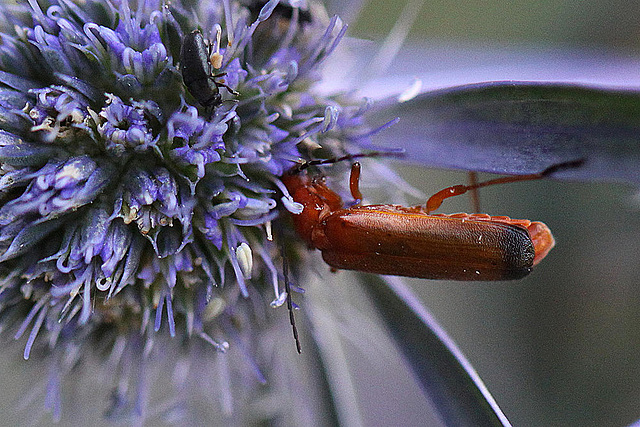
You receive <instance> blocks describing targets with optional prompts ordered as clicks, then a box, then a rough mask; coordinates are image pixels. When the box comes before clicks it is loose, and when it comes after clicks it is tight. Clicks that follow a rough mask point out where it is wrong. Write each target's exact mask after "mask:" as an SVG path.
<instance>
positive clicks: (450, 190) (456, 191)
mask: <svg viewBox="0 0 640 427" xmlns="http://www.w3.org/2000/svg"><path fill="white" fill-rule="evenodd" d="M584 162H585V160H584V159H578V160H571V161H568V162H563V163H557V164H555V165H551V166H549V167H548V168H546V169H545V170H543V171H542V172H539V173H532V174H528V175H512V176H505V177H502V178H496V179H491V180H489V181H484V182H478V183H475V184H472V185H454V186H452V187H447V188H445V189H444V190H440V191H438V192H437V193H436V194H434V195H433V196H431V197H430V198H429V200H427V205H426V211H427V213H431V212H433V211H435V210H436V209H438V208H439V207H440V205H441V204H442V202H444V200H445V199H448V198H449V197H453V196H459V195H461V194H464V193H466V192H467V191H469V190H476V189H478V188H482V187H488V186H490V185H496V184H507V183H510V182H519V181H533V180H536V179H542V178H546V177H547V176H549V175H551V174H554V173H556V172H559V171H562V170H564V169H572V168H578V167H580V166H582V165H583V164H584Z"/></svg>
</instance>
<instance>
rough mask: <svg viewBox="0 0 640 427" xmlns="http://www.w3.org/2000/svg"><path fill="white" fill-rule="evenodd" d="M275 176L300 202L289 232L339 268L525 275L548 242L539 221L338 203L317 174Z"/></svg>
mask: <svg viewBox="0 0 640 427" xmlns="http://www.w3.org/2000/svg"><path fill="white" fill-rule="evenodd" d="M354 166H355V165H354ZM358 167H359V166H358ZM358 171H359V169H358ZM358 173H359V172H358ZM352 177H353V171H352ZM282 181H283V183H284V184H285V186H286V187H287V189H288V190H289V192H290V193H291V195H292V197H293V199H294V200H295V201H296V202H299V203H301V204H302V205H303V206H304V209H303V211H302V212H301V213H300V214H298V215H292V217H293V223H294V227H295V228H296V231H297V232H298V234H299V235H300V236H301V237H302V238H303V239H304V240H305V241H306V242H307V244H308V245H309V246H310V247H312V248H317V249H319V250H320V251H321V252H322V257H323V258H324V260H325V261H326V262H327V264H329V265H330V266H332V267H334V268H338V269H346V270H358V271H364V272H370V273H377V274H389V275H398V276H409V277H420V278H425V279H448V280H467V281H468V280H512V279H519V278H522V277H524V276H526V275H527V274H528V273H529V272H530V271H531V269H532V267H533V266H534V265H536V264H537V263H538V262H540V261H541V260H542V259H543V258H544V257H545V256H546V254H547V253H548V252H549V250H551V248H552V247H553V245H554V243H555V242H554V240H553V236H552V235H551V232H550V230H549V228H548V227H547V226H546V225H544V224H543V223H541V222H531V221H528V220H514V219H511V218H508V217H504V216H500V217H495V216H494V217H492V216H489V215H484V214H452V215H443V214H427V213H426V211H425V209H424V208H423V207H422V206H415V207H404V206H399V205H367V206H358V205H357V206H353V207H344V205H343V203H342V200H341V198H340V196H339V195H338V194H336V193H335V192H334V191H332V190H331V189H329V188H328V187H327V186H326V184H325V183H324V180H323V179H320V178H311V177H309V176H308V175H306V174H303V173H300V172H299V171H296V170H292V171H290V172H288V173H286V174H285V175H284V176H283V177H282ZM352 181H353V179H352ZM355 191H356V192H357V190H355ZM352 192H354V186H353V184H352ZM355 198H358V197H355Z"/></svg>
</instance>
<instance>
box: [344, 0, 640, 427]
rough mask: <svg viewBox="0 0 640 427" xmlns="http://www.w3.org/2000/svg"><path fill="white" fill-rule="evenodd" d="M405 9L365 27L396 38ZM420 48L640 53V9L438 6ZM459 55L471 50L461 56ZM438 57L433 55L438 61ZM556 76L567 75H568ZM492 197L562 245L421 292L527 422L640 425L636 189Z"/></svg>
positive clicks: (504, 189) (421, 184)
mask: <svg viewBox="0 0 640 427" xmlns="http://www.w3.org/2000/svg"><path fill="white" fill-rule="evenodd" d="M405 4H406V2H405V1H383V0H371V1H369V2H367V3H366V5H365V7H364V9H363V11H362V14H361V15H360V16H359V17H358V20H357V21H356V23H355V24H354V25H352V26H351V35H352V36H357V37H362V38H366V39H372V40H380V39H381V38H384V37H385V35H386V34H388V32H389V31H390V29H391V28H392V26H393V24H394V23H395V22H396V20H397V18H398V16H400V13H401V10H402V8H403V7H404V6H405ZM408 43H409V44H412V43H413V44H418V45H420V46H430V45H433V47H435V48H437V47H438V46H442V45H449V44H456V43H461V44H463V45H467V44H468V45H472V46H476V47H477V48H478V49H479V51H480V52H481V51H482V50H483V49H484V50H485V53H484V54H486V52H491V51H492V50H493V49H496V48H504V47H505V46H506V47H508V48H509V49H513V50H516V51H517V50H518V49H522V50H523V51H525V52H532V53H533V54H535V53H536V52H537V51H538V50H540V51H544V50H546V49H549V48H552V49H554V48H560V49H566V50H567V55H571V54H572V52H575V51H581V52H585V51H587V52H591V51H593V52H599V53H603V54H605V55H609V54H611V55H613V56H618V57H620V58H637V57H640V8H638V7H637V4H634V2H624V1H607V2H605V1H577V0H554V1H551V0H549V1H546V0H543V1H536V2H534V1H524V0H516V1H479V0H478V1H466V2H457V3H456V2H445V1H429V2H426V4H425V5H424V6H423V7H422V9H421V12H420V13H419V15H418V17H417V19H416V21H415V23H414V26H413V28H412V30H411V32H410V34H409V41H408ZM484 54H483V53H479V55H480V56H482V55H484ZM445 56H446V55H445ZM451 56H452V57H453V58H455V57H459V56H460V53H457V52H455V51H452V52H451ZM438 58H441V56H439V57H438ZM452 63H453V64H455V60H452ZM394 65H395V64H394ZM430 65H431V64H430V63H429V62H428V61H426V62H425V64H424V67H425V69H428V68H429V67H430ZM467 65H468V63H467ZM399 66H400V67H401V65H399ZM434 66H436V67H437V66H439V63H435V62H434ZM613 68H615V67H613ZM451 71H452V72H455V71H457V70H451ZM548 71H549V75H550V78H551V79H553V77H552V76H553V72H554V70H553V69H549V70H548ZM624 71H626V72H631V73H632V74H633V73H634V70H621V72H624ZM638 71H640V70H635V72H638ZM581 72H584V73H586V74H588V73H589V70H588V69H587V70H581ZM470 75H471V76H472V75H473V73H472V72H470ZM611 78H612V79H615V78H616V76H615V75H612V76H611ZM470 81H471V80H470ZM635 83H636V84H637V80H636V81H635ZM403 171H404V172H406V174H405V175H404V176H405V177H406V178H407V179H408V180H410V182H411V183H412V184H413V185H414V186H416V187H417V188H419V189H420V190H422V191H424V192H425V193H427V194H431V193H433V192H435V191H437V190H440V189H441V188H444V187H446V186H449V185H454V184H457V183H464V182H466V175H465V174H464V173H459V172H441V171H435V170H434V171H429V172H427V173H425V172H424V171H423V170H418V169H414V168H405V169H404V170H403ZM488 177H489V176H487V175H485V176H484V178H485V179H486V178H488ZM480 195H481V201H482V210H483V211H484V212H487V213H491V214H499V215H508V216H511V217H514V218H529V219H534V220H540V221H543V222H545V223H546V224H547V225H549V226H550V228H551V229H552V230H553V232H554V235H555V237H556V240H557V246H556V248H555V249H554V250H553V251H552V252H551V254H550V256H549V257H548V258H547V259H546V260H545V261H544V262H543V263H541V264H540V265H539V266H538V268H536V269H535V270H534V271H533V273H532V274H531V275H530V276H528V277H527V278H525V279H524V280H521V281H516V282H502V283H456V282H434V281H426V280H413V281H411V285H412V288H413V290H414V291H415V292H416V293H417V294H418V295H419V296H420V297H421V299H422V301H423V302H424V304H425V305H426V306H427V307H428V308H429V310H431V312H432V313H433V314H434V315H435V316H436V318H437V319H438V320H439V321H440V323H441V325H442V326H444V328H445V329H446V330H447V331H448V332H449V334H450V335H451V336H452V337H453V338H454V340H455V341H456V342H457V343H458V345H459V346H460V347H461V349H462V350H463V352H464V353H465V354H466V356H467V357H468V359H469V360H470V361H471V363H472V364H473V365H474V367H475V368H476V370H477V371H478V373H479V374H480V376H481V378H483V380H484V381H485V384H486V385H487V387H488V388H489V390H490V391H491V393H492V394H493V396H494V397H495V398H496V400H497V402H498V404H499V405H500V406H501V407H502V409H503V411H504V412H505V414H506V415H507V417H508V418H509V419H510V421H511V422H512V423H513V424H514V425H516V426H525V425H527V426H558V425H562V426H589V425H593V426H604V425H607V426H624V425H628V424H630V423H631V422H633V421H635V420H636V419H638V418H639V417H640V409H638V408H640V406H638V402H640V330H639V328H638V325H640V287H639V286H638V285H640V222H639V221H638V216H639V214H640V211H639V206H640V205H639V203H638V202H639V200H640V199H639V197H638V193H637V191H636V189H634V188H631V187H629V186H624V185H619V184H601V183H598V184H594V183H567V182H558V181H544V182H541V181H538V182H528V183H519V184H510V185H504V186H497V187H491V188H487V189H483V190H481V192H480ZM450 200H451V199H450ZM378 201H379V200H378ZM416 203H419V202H416ZM469 206H470V204H469V201H468V199H465V198H464V197H458V198H457V199H456V200H451V201H447V202H446V203H445V206H444V207H443V209H442V210H441V211H442V212H457V211H466V210H469V209H470V207H469ZM398 410H399V411H401V409H398Z"/></svg>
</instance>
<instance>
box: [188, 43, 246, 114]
mask: <svg viewBox="0 0 640 427" xmlns="http://www.w3.org/2000/svg"><path fill="white" fill-rule="evenodd" d="M210 50H211V49H210V46H209V45H208V44H207V43H206V42H205V40H204V37H202V33H200V31H198V30H194V31H192V32H191V33H189V34H187V35H186V36H185V37H184V40H182V49H181V51H180V72H181V73H182V81H183V82H184V84H185V86H186V87H187V89H188V90H189V93H191V95H193V97H194V98H195V99H196V100H197V101H198V102H199V103H200V104H202V106H203V107H204V108H205V109H206V110H208V111H212V110H213V109H214V108H215V107H217V106H218V105H220V104H221V103H222V97H221V96H220V89H219V88H221V87H224V88H226V89H227V90H228V91H229V92H231V93H232V94H234V95H238V93H237V92H236V91H234V90H233V89H231V88H230V87H229V86H227V85H226V84H224V83H221V82H217V81H216V80H215V79H217V78H219V77H222V76H224V75H226V73H221V74H215V75H214V74H213V71H212V66H211V62H210V60H209V58H210Z"/></svg>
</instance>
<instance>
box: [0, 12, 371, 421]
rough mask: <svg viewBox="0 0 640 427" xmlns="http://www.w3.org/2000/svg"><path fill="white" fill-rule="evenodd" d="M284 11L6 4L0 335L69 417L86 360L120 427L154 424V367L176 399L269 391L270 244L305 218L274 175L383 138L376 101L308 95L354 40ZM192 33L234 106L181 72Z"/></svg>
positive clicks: (329, 24)
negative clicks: (66, 390)
mask: <svg viewBox="0 0 640 427" xmlns="http://www.w3.org/2000/svg"><path fill="white" fill-rule="evenodd" d="M277 3H278V2H277V1H269V2H247V3H246V4H244V3H239V2H237V1H228V0H224V1H222V0H219V1H215V0H212V1H206V2H205V1H203V2H197V1H189V0H183V1H177V0H174V1H160V0H138V1H134V0H131V1H127V0H122V1H118V0H84V1H80V0H75V1H74V0H40V1H37V0H29V1H28V2H27V1H24V2H19V3H17V4H14V3H10V2H3V3H2V4H1V5H0V15H1V16H2V19H1V20H0V31H1V34H0V37H1V40H2V43H1V45H0V82H1V83H2V87H1V88H0V91H1V94H2V96H1V99H0V161H1V175H2V178H1V179H0V191H1V195H2V196H1V201H0V272H1V275H2V278H1V284H0V286H1V288H0V292H1V293H0V319H1V322H2V325H1V326H2V328H3V330H7V331H10V332H11V333H12V334H14V335H15V337H16V338H18V339H23V340H25V343H26V344H25V349H24V357H25V358H29V357H30V356H32V355H34V354H38V355H42V356H43V357H46V358H48V360H51V361H52V362H51V365H52V369H50V372H51V374H50V377H49V379H48V382H49V385H48V389H47V393H48V396H49V397H48V398H47V405H49V406H50V408H51V409H52V411H53V412H54V415H55V417H58V416H59V414H60V399H59V397H58V395H59V389H60V387H62V386H64V375H65V373H67V372H69V371H70V370H72V369H73V368H74V367H75V366H76V365H77V364H78V363H79V362H81V361H82V360H83V358H84V357H86V356H87V355H98V356H99V357H103V358H104V360H105V362H104V365H105V366H106V368H105V369H108V370H109V372H110V373H112V375H113V384H112V385H113V387H114V392H113V402H112V405H111V406H110V407H109V408H108V411H107V414H108V415H110V416H111V417H114V418H121V417H125V419H129V418H130V417H132V418H133V419H138V420H143V419H144V418H145V416H146V414H147V395H148V389H149V387H150V384H149V381H150V380H149V379H148V377H149V376H148V375H147V373H148V371H149V369H151V368H154V367H153V366H151V365H153V364H154V363H160V362H158V360H164V361H165V362H167V361H168V362H167V363H166V365H167V366H170V367H172V369H173V371H169V372H166V373H165V376H171V377H172V379H173V380H172V383H173V385H174V386H175V389H176V390H177V391H180V392H181V393H182V394H181V395H180V398H181V399H182V400H188V399H189V398H190V393H192V391H193V389H195V388H197V386H196V385H198V384H199V385H202V386H203V388H204V389H205V390H206V392H207V393H209V394H211V395H217V396H218V397H215V399H220V400H221V401H223V402H229V401H230V398H231V396H232V395H235V394H237V393H236V389H234V383H236V382H239V383H242V384H245V383H248V382H253V383H256V382H257V381H256V378H257V380H258V381H259V380H263V377H262V374H261V373H260V372H259V370H258V369H257V368H252V367H253V366H254V365H256V364H255V363H254V362H252V360H253V357H254V352H255V347H257V345H258V342H259V338H260V336H261V334H265V333H266V331H267V330H268V319H269V311H270V310H269V309H268V307H269V305H273V306H279V305H281V304H282V302H283V297H284V293H283V289H282V285H281V284H282V278H281V277H279V276H281V271H280V269H279V268H278V265H279V257H280V255H279V248H278V244H276V243H273V242H272V241H270V239H269V237H270V232H269V231H268V230H269V229H270V224H271V222H272V221H274V220H276V219H277V218H278V216H279V215H280V216H281V214H282V213H283V212H284V213H286V209H288V210H290V211H295V210H296V209H298V208H299V207H297V206H296V205H295V203H293V201H292V200H291V199H290V197H289V195H288V194H287V192H286V189H284V187H283V186H282V185H281V183H280V181H279V177H280V176H281V175H282V174H283V172H285V171H286V170H287V169H288V168H290V167H291V166H292V165H293V164H294V162H296V161H299V159H301V158H310V157H315V156H320V157H323V156H324V157H330V156H333V155H343V154H345V153H347V152H357V151H359V150H361V149H360V148H359V147H361V146H362V145H361V142H366V140H367V137H368V135H369V133H368V132H369V131H368V129H366V128H365V127H364V124H363V122H362V115H363V113H364V112H365V111H366V109H367V104H366V103H363V102H362V101H361V100H349V99H348V97H344V96H333V97H330V96H329V97H328V96H321V95H318V94H317V93H316V92H314V85H315V84H316V83H317V82H318V79H319V78H320V74H319V65H320V64H321V63H322V62H323V60H324V59H325V58H326V57H327V56H328V55H329V54H331V52H332V51H333V49H334V48H335V47H336V46H337V44H338V42H339V41H340V39H341V38H342V36H343V35H344V31H345V29H346V28H345V27H344V26H343V25H342V23H341V21H340V20H339V19H338V18H337V17H333V18H328V17H326V15H325V14H324V13H323V11H322V9H321V8H320V7H319V6H318V5H316V4H302V6H301V9H297V8H291V7H290V6H288V5H280V6H278V5H277ZM298 3H300V2H298ZM287 8H288V9H287ZM196 29H199V30H200V31H201V32H202V34H203V37H204V38H205V39H206V40H209V41H210V43H211V50H212V51H213V52H219V54H220V55H221V56H222V61H221V63H219V64H217V65H219V67H218V68H217V69H216V70H214V72H215V73H216V74H222V73H224V76H223V77H217V79H219V80H220V81H222V80H223V81H224V83H225V84H226V85H228V86H229V88H231V89H233V90H234V91H235V92H236V93H237V95H236V94H234V93H232V92H230V91H229V90H227V89H226V88H223V87H220V88H219V93H220V95H221V97H222V101H221V103H219V104H217V105H215V106H214V108H210V109H206V108H203V107H202V106H201V105H199V104H198V102H197V101H196V99H195V98H194V96H193V95H194V94H190V93H189V92H188V91H187V88H186V87H185V85H184V84H183V80H182V76H181V74H180V67H179V60H180V49H181V41H182V39H183V38H184V36H185V35H186V34H189V33H190V32H192V31H194V30H196ZM218 36H220V38H218ZM196 97H197V96H196ZM213 365H216V366H218V368H219V369H218V372H222V373H220V375H219V378H218V380H216V381H213V382H214V383H215V386H211V385H210V380H209V379H208V377H207V376H206V375H202V372H203V371H204V372H206V371H207V370H211V366H213ZM154 369H155V368H154ZM169 369H171V368H169ZM247 377H249V378H247ZM220 378H222V379H220ZM182 391H184V392H182ZM220 396H221V397H220ZM180 398H178V399H177V402H180V401H181V399H180ZM96 405H98V403H96ZM105 406H106V405H105ZM222 406H223V407H225V405H224V404H223V405H222ZM227 406H228V405H227ZM225 408H226V407H225Z"/></svg>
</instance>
